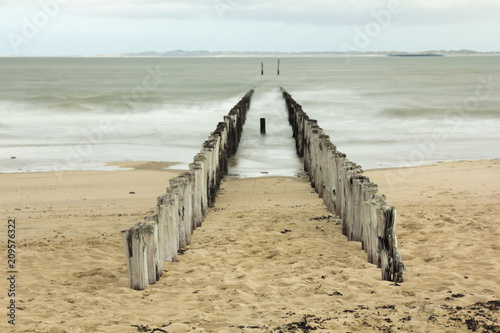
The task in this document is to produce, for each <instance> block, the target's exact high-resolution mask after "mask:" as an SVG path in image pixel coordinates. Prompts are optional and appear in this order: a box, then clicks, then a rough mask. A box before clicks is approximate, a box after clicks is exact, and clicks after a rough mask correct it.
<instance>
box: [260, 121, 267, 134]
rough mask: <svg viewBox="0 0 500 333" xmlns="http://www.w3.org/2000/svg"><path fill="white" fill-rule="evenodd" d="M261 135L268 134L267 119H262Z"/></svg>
mask: <svg viewBox="0 0 500 333" xmlns="http://www.w3.org/2000/svg"><path fill="white" fill-rule="evenodd" d="M260 134H266V118H260Z"/></svg>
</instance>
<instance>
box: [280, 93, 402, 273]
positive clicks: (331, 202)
mask: <svg viewBox="0 0 500 333" xmlns="http://www.w3.org/2000/svg"><path fill="white" fill-rule="evenodd" d="M282 92H283V98H284V99H285V101H286V105H287V110H288V120H289V123H290V125H291V127H292V130H293V137H294V138H295V147H296V150H297V155H298V156H299V157H300V158H303V159H304V170H305V171H307V172H308V174H309V176H310V179H311V185H312V187H314V189H315V190H316V192H317V193H318V194H319V196H320V197H321V198H323V201H324V203H325V205H326V207H327V209H328V210H329V211H330V212H331V213H333V214H335V215H336V216H339V217H340V218H341V219H342V233H343V234H344V235H345V236H347V238H348V240H349V241H358V242H361V243H362V247H363V249H364V250H365V252H366V253H367V256H368V262H370V263H372V264H375V265H377V266H378V267H379V268H381V270H382V279H383V280H388V281H394V282H402V281H403V271H404V270H406V266H405V265H404V263H403V262H402V261H401V255H400V253H399V251H398V248H397V237H396V209H395V208H394V207H390V206H388V205H387V202H386V198H385V196H384V195H382V194H378V193H377V192H378V187H377V185H376V184H374V183H372V182H370V179H369V178H368V177H365V176H363V169H362V168H361V167H360V166H359V165H357V164H356V163H354V162H351V161H349V160H348V159H347V157H346V155H345V154H344V153H342V152H340V151H338V150H337V147H336V146H335V145H334V144H333V143H332V142H331V141H330V137H329V136H328V135H327V134H325V133H324V132H323V130H322V129H321V127H320V126H319V125H318V122H317V121H316V120H314V119H310V118H309V116H308V115H307V114H306V113H305V112H304V111H303V110H302V106H301V105H300V104H298V103H297V102H296V101H295V100H294V99H293V98H292V96H291V95H290V94H289V93H288V92H287V91H286V90H284V89H283V88H282Z"/></svg>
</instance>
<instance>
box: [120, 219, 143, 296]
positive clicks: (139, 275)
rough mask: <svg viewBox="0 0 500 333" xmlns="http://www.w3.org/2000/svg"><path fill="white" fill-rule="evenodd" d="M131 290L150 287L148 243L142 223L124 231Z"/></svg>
mask: <svg viewBox="0 0 500 333" xmlns="http://www.w3.org/2000/svg"><path fill="white" fill-rule="evenodd" d="M122 240H123V246H124V248H125V254H126V259H127V269H128V276H129V281H130V288H131V289H135V290H144V289H146V288H147V287H148V286H149V282H148V266H147V254H146V241H145V239H144V233H143V232H142V228H141V226H140V223H139V224H137V225H135V226H133V227H131V228H129V229H127V230H124V231H122Z"/></svg>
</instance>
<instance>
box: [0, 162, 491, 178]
mask: <svg viewBox="0 0 500 333" xmlns="http://www.w3.org/2000/svg"><path fill="white" fill-rule="evenodd" d="M496 160H500V157H492V158H478V159H451V160H439V161H435V162H428V163H423V164H417V165H403V166H401V165H398V166H394V167H381V168H372V169H364V168H363V171H365V172H371V171H388V170H398V169H403V170H404V169H412V168H421V167H426V166H432V165H439V164H445V163H460V162H476V161H478V162H479V161H496ZM187 165H188V163H185V162H169V161H136V160H123V161H113V162H102V163H101V164H100V166H101V167H115V169H109V170H103V169H80V170H60V171H54V170H49V171H12V172H0V175H15V174H63V173H73V172H116V171H127V170H150V171H153V170H156V171H179V172H181V171H187V170H188V168H186V166H187ZM175 166H182V167H181V168H178V169H177V168H175ZM361 167H363V165H361ZM256 172H257V171H256ZM303 172H304V171H303V170H302V171H301V172H300V173H301V174H302V173H303ZM260 173H262V174H263V175H262V176H260V177H292V178H293V177H294V176H281V175H277V176H265V172H260ZM228 176H229V177H231V178H239V176H234V174H231V172H230V175H228ZM260 177H253V176H251V177H244V178H260ZM296 177H299V178H301V176H300V175H297V176H296Z"/></svg>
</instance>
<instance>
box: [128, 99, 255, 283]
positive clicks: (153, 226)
mask: <svg viewBox="0 0 500 333" xmlns="http://www.w3.org/2000/svg"><path fill="white" fill-rule="evenodd" d="M253 92H254V91H253V89H252V90H250V91H249V92H248V93H247V94H246V95H245V96H244V97H243V98H242V99H241V101H240V102H239V103H238V104H236V106H234V107H233V109H232V110H231V111H230V112H229V114H228V115H227V116H225V117H224V121H223V122H220V123H219V124H218V125H217V128H216V130H215V131H214V132H213V133H212V134H211V135H210V136H209V138H208V140H207V141H205V142H204V143H203V145H202V147H203V148H202V149H201V151H200V153H199V154H197V155H196V156H195V157H194V161H193V163H191V164H190V165H189V171H187V172H185V173H183V174H181V175H179V176H177V177H176V178H174V179H171V180H170V184H169V185H170V186H169V187H168V188H167V191H166V193H164V194H162V195H160V196H159V197H158V203H157V206H156V207H155V214H154V215H153V216H147V217H146V218H145V220H144V222H139V223H137V224H136V225H135V226H133V227H130V228H129V229H127V230H124V231H122V239H123V246H124V249H125V256H126V258H127V268H128V273H129V279H130V288H132V289H135V290H144V289H146V288H147V287H148V286H149V285H150V284H155V283H156V281H158V280H159V278H160V276H161V275H162V274H163V262H164V261H177V254H178V251H181V250H182V249H184V248H185V247H186V246H187V245H189V244H190V242H191V233H192V232H193V230H194V229H196V228H197V227H199V226H201V223H202V222H203V219H204V218H205V216H206V214H207V212H208V208H209V207H213V205H214V203H215V199H216V196H217V192H218V190H219V187H220V183H221V180H222V178H223V177H224V175H226V174H227V172H228V159H229V158H230V157H231V156H232V155H234V154H235V153H236V151H237V149H238V145H239V142H240V138H241V133H242V131H243V125H244V123H245V120H246V113H247V111H248V109H249V108H250V101H251V98H252V95H253Z"/></svg>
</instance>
